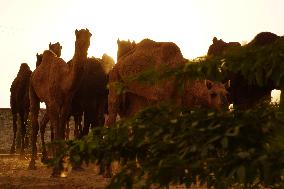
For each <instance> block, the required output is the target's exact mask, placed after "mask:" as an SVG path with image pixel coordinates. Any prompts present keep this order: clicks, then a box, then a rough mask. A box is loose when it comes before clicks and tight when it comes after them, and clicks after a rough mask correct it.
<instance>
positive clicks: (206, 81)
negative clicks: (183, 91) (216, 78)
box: [205, 79, 213, 90]
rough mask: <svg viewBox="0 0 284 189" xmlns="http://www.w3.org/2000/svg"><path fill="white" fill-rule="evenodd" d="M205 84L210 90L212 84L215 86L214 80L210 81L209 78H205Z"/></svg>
mask: <svg viewBox="0 0 284 189" xmlns="http://www.w3.org/2000/svg"><path fill="white" fill-rule="evenodd" d="M205 85H206V87H207V89H208V90H210V89H212V86H213V83H212V81H209V80H207V79H206V80H205Z"/></svg>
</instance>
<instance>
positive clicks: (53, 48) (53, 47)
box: [49, 42, 62, 57]
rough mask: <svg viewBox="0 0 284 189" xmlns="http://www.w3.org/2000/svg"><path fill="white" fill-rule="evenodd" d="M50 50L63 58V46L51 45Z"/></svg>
mask: <svg viewBox="0 0 284 189" xmlns="http://www.w3.org/2000/svg"><path fill="white" fill-rule="evenodd" d="M49 50H51V51H53V52H54V53H55V54H56V55H57V56H58V57H60V56H61V50H62V46H61V45H60V43H59V42H57V43H54V44H51V43H49Z"/></svg>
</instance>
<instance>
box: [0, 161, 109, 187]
mask: <svg viewBox="0 0 284 189" xmlns="http://www.w3.org/2000/svg"><path fill="white" fill-rule="evenodd" d="M28 164H29V159H28V158H26V159H23V160H22V159H19V157H18V156H10V155H0V188H1V189H99V188H105V186H106V185H107V183H108V181H109V180H107V179H105V178H103V177H102V176H100V175H98V170H97V166H95V165H89V166H88V167H87V166H84V170H82V171H71V172H70V173H69V174H68V176H67V177H65V178H50V175H51V172H52V169H51V168H49V167H47V166H46V165H44V164H42V163H41V162H40V161H37V162H36V166H37V170H28V169H27V167H28Z"/></svg>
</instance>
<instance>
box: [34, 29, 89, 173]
mask: <svg viewBox="0 0 284 189" xmlns="http://www.w3.org/2000/svg"><path fill="white" fill-rule="evenodd" d="M75 34H76V41H75V53H74V56H73V59H72V62H71V63H70V64H69V65H68V64H66V62H65V61H64V60H63V59H61V58H59V57H57V56H56V54H55V53H54V52H52V51H50V50H46V51H44V53H43V57H42V62H41V64H40V65H39V66H38V67H37V68H36V69H35V71H34V72H33V73H32V76H31V85H30V93H29V94H30V105H31V114H32V126H33V135H32V158H31V161H30V165H29V168H30V169H35V158H36V152H37V149H36V139H37V134H38V130H39V125H38V113H39V108H40V106H39V104H40V101H42V102H45V104H46V109H47V114H48V117H49V119H50V122H51V125H52V126H53V127H54V128H55V138H54V139H55V140H64V135H65V125H66V121H67V119H68V115H69V111H70V105H71V102H72V99H73V96H74V94H75V92H76V90H77V89H78V87H79V85H80V83H81V78H80V76H81V75H82V73H83V72H84V63H85V62H86V60H87V54H88V48H89V46H90V38H91V36H92V34H91V33H90V32H89V30H88V29H81V30H79V31H78V30H76V31H75ZM58 151H59V149H58V146H57V147H56V148H55V152H56V153H57V152H58ZM60 171H61V168H60V167H58V168H54V170H53V173H52V175H53V176H55V177H56V176H59V175H60Z"/></svg>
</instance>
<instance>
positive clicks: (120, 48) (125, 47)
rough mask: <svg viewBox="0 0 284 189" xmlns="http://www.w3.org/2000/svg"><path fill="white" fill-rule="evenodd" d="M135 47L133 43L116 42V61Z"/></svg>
mask: <svg viewBox="0 0 284 189" xmlns="http://www.w3.org/2000/svg"><path fill="white" fill-rule="evenodd" d="M135 47H136V43H135V41H132V42H131V41H130V40H128V41H120V40H119V39H118V40H117V60H119V58H120V57H122V56H123V55H125V54H126V53H128V52H129V51H131V50H132V49H134V48H135Z"/></svg>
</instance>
